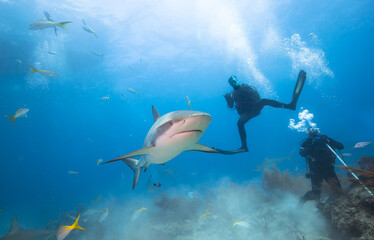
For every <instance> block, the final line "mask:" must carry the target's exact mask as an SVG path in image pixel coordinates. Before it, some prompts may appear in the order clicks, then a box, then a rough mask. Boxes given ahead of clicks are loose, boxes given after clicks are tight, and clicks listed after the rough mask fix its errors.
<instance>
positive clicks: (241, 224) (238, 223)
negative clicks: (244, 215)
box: [232, 221, 249, 228]
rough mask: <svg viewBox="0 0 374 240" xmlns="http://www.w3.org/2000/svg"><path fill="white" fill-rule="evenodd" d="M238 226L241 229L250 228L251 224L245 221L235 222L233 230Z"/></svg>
mask: <svg viewBox="0 0 374 240" xmlns="http://www.w3.org/2000/svg"><path fill="white" fill-rule="evenodd" d="M236 225H238V226H240V227H243V228H248V227H249V223H247V222H245V221H239V222H234V224H233V225H232V228H234V227H235V226H236Z"/></svg>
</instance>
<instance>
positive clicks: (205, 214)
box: [199, 210, 212, 222]
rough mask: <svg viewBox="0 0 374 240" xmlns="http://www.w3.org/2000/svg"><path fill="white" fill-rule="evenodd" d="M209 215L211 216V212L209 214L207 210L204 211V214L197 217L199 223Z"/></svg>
mask: <svg viewBox="0 0 374 240" xmlns="http://www.w3.org/2000/svg"><path fill="white" fill-rule="evenodd" d="M211 214H212V213H211V212H209V211H208V210H206V212H205V213H204V214H203V215H201V216H200V217H199V222H200V221H203V220H204V218H206V217H207V216H208V215H211Z"/></svg>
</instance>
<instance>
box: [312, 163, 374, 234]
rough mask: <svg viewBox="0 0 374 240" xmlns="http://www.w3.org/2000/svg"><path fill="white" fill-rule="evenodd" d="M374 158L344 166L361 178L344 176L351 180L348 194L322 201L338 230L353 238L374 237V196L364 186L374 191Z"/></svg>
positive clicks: (327, 216) (325, 210) (330, 219)
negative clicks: (355, 164) (352, 165)
mask: <svg viewBox="0 0 374 240" xmlns="http://www.w3.org/2000/svg"><path fill="white" fill-rule="evenodd" d="M373 159H374V158H373V157H363V158H361V159H360V160H359V164H360V167H362V168H363V169H365V170H363V169H358V168H353V167H341V168H342V169H344V170H346V171H348V172H351V171H352V172H354V173H355V174H357V175H358V176H359V178H360V180H357V179H355V178H353V177H348V178H344V179H345V180H348V181H351V182H352V184H351V186H350V187H349V188H348V189H347V193H348V195H349V197H347V195H344V194H342V195H340V196H335V197H334V198H329V200H328V201H327V202H326V203H321V204H319V208H320V210H321V212H322V213H323V214H324V215H325V217H326V218H327V219H328V220H329V221H330V222H331V224H332V225H333V226H335V227H336V229H337V230H338V231H339V232H341V233H342V234H344V236H346V237H347V239H350V240H370V239H374V198H373V196H371V195H370V194H369V193H368V191H366V190H365V189H364V187H363V186H362V185H361V184H363V185H365V186H366V187H368V188H369V189H371V190H374V184H373V182H374V171H373V170H374V169H373V168H372V166H374V165H372V164H373V163H374V162H373Z"/></svg>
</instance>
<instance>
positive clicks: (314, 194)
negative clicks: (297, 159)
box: [299, 172, 323, 204]
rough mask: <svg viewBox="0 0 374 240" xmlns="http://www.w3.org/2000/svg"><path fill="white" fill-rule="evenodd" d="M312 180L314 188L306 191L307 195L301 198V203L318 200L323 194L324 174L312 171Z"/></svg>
mask: <svg viewBox="0 0 374 240" xmlns="http://www.w3.org/2000/svg"><path fill="white" fill-rule="evenodd" d="M310 180H311V182H312V190H311V191H309V192H307V193H305V195H304V196H303V197H301V198H300V202H299V204H304V203H305V202H306V201H309V200H317V199H319V198H320V196H321V186H322V181H323V177H322V175H320V174H318V173H313V172H311V173H310Z"/></svg>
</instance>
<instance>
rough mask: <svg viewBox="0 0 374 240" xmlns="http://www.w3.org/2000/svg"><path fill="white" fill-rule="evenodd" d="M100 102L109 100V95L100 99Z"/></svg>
mask: <svg viewBox="0 0 374 240" xmlns="http://www.w3.org/2000/svg"><path fill="white" fill-rule="evenodd" d="M101 100H110V98H109V95H108V96H104V97H102V98H101Z"/></svg>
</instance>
